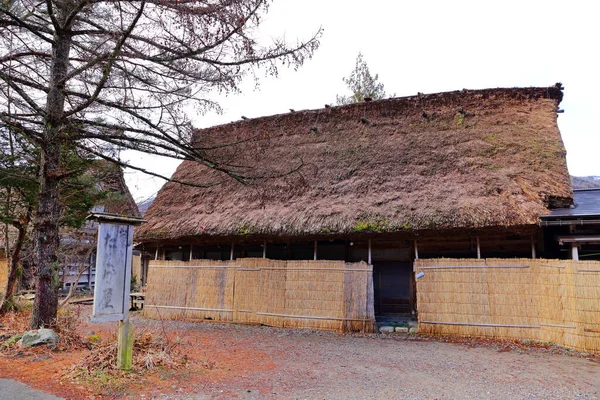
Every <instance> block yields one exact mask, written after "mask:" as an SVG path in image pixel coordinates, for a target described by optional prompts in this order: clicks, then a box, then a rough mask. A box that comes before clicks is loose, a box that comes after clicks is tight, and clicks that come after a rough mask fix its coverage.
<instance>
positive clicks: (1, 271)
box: [0, 259, 8, 300]
mask: <svg viewBox="0 0 600 400" xmlns="http://www.w3.org/2000/svg"><path fill="white" fill-rule="evenodd" d="M7 282H8V260H6V259H4V260H0V300H2V297H3V296H4V291H5V290H6V284H7Z"/></svg>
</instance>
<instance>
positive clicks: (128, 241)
mask: <svg viewBox="0 0 600 400" xmlns="http://www.w3.org/2000/svg"><path fill="white" fill-rule="evenodd" d="M88 219H91V220H95V221H97V222H98V224H99V225H98V246H97V253H96V283H95V287H94V309H93V312H92V316H91V318H90V320H91V321H92V322H106V321H119V335H118V354H117V364H118V367H119V368H120V369H122V370H130V369H131V366H132V359H133V325H132V324H131V322H129V294H130V290H131V287H130V286H131V260H132V256H133V227H134V226H135V225H139V224H141V223H143V222H145V221H144V220H142V219H140V218H135V217H126V216H121V215H115V214H106V213H93V214H91V215H90V216H88Z"/></svg>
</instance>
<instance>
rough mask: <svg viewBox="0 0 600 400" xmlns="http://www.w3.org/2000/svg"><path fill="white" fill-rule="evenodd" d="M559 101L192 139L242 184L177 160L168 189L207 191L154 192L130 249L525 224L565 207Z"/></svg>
mask: <svg viewBox="0 0 600 400" xmlns="http://www.w3.org/2000/svg"><path fill="white" fill-rule="evenodd" d="M561 99H562V92H561V91H560V90H559V89H557V88H555V87H552V88H523V89H487V90H463V91H460V92H449V93H439V94H431V95H419V96H413V97H406V98H397V99H388V100H380V101H373V102H369V103H359V104H352V105H347V106H340V107H331V108H325V109H321V110H311V111H300V112H294V113H288V114H284V115H274V116H270V117H263V118H257V119H252V120H247V121H240V122H235V123H231V124H228V125H222V126H217V127H213V128H209V129H203V130H199V131H197V132H196V133H195V136H194V141H195V145H196V146H197V147H198V148H200V149H201V150H200V151H201V152H202V153H203V154H204V155H206V156H207V157H209V158H211V159H214V160H217V161H218V162H219V163H220V166H222V167H224V168H233V169H234V170H235V172H236V173H238V174H241V175H243V176H246V177H248V176H249V177H251V178H256V179H251V180H250V181H249V182H248V183H250V185H244V184H242V183H240V182H238V181H236V180H234V179H231V178H230V177H226V176H223V175H222V174H221V173H219V172H215V171H214V170H211V169H209V168H207V167H204V166H202V165H200V164H198V163H194V162H192V161H184V162H183V163H182V164H181V165H180V166H179V168H178V169H177V171H176V172H175V174H174V178H176V179H179V180H182V181H189V182H194V183H196V184H201V185H202V184H207V185H210V184H214V183H216V182H220V184H219V185H216V186H210V187H207V188H198V187H189V186H181V185H179V184H176V183H167V184H166V185H165V186H164V187H163V188H162V189H161V191H160V192H159V193H158V195H157V197H156V200H155V201H154V203H153V204H152V206H151V207H150V208H149V209H148V211H147V213H146V215H145V217H146V219H147V220H148V223H147V224H145V225H143V226H141V227H140V228H139V229H138V230H137V235H136V240H137V241H143V242H152V241H160V240H165V239H179V238H186V237H209V236H238V237H240V236H244V237H250V236H253V235H254V236H260V235H279V236H281V235H287V236H300V235H340V234H348V233H360V232H371V233H389V232H405V231H413V230H424V229H446V228H481V227H489V226H499V227H505V226H517V225H535V224H537V222H538V216H539V215H540V214H545V213H547V212H548V207H549V206H568V205H570V204H571V202H572V192H571V186H570V180H569V174H568V171H567V167H566V159H565V149H564V146H563V143H562V140H561V137H560V133H559V131H558V127H557V124H556V110H557V106H558V104H559V102H560V100H561ZM292 172H293V173H292ZM264 177H276V178H273V179H263V178H264Z"/></svg>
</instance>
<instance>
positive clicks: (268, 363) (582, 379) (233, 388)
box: [137, 319, 600, 399]
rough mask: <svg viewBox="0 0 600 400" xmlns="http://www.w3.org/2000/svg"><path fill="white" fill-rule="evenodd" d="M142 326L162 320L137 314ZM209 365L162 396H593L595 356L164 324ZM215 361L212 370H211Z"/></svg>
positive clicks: (599, 372)
mask: <svg viewBox="0 0 600 400" xmlns="http://www.w3.org/2000/svg"><path fill="white" fill-rule="evenodd" d="M137 323H138V324H141V325H142V326H154V327H159V326H160V323H158V322H155V321H148V320H143V319H140V320H138V322H137ZM167 326H168V327H167V330H168V331H176V332H178V335H179V337H180V338H181V341H182V343H183V345H184V348H185V349H186V352H187V353H188V354H190V356H192V358H193V357H199V358H200V359H202V360H205V361H206V362H207V363H208V365H209V366H211V367H210V368H209V369H207V371H206V372H205V374H203V376H202V377H199V376H195V377H190V379H189V380H186V381H185V382H180V383H179V385H174V386H173V391H172V392H170V393H159V392H150V393H147V394H146V398H158V399H230V398H239V399H596V398H600V364H599V363H598V358H592V357H588V358H586V357H582V356H581V355H568V354H553V353H552V352H549V351H544V350H536V349H529V348H519V347H514V346H513V347H511V346H505V345H502V344H492V345H479V344H477V343H466V344H465V343H458V344H457V343H445V342H443V341H439V340H431V339H428V338H425V339H419V338H417V339H415V338H414V337H410V336H407V335H402V336H400V335H396V334H390V335H375V334H374V335H338V334H335V333H328V332H310V331H298V330H285V329H278V328H271V327H256V326H243V325H220V324H210V323H181V322H167ZM213 366H214V367H213Z"/></svg>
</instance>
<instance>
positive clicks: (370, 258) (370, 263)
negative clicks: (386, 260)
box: [367, 239, 372, 265]
mask: <svg viewBox="0 0 600 400" xmlns="http://www.w3.org/2000/svg"><path fill="white" fill-rule="evenodd" d="M367 260H368V261H367V263H368V264H369V265H372V262H371V261H372V257H371V239H369V254H368V256H367Z"/></svg>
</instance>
